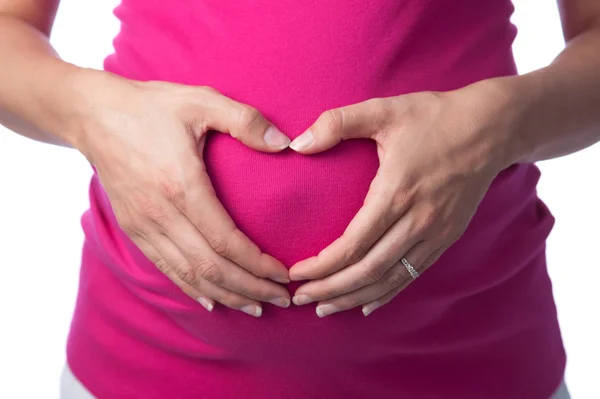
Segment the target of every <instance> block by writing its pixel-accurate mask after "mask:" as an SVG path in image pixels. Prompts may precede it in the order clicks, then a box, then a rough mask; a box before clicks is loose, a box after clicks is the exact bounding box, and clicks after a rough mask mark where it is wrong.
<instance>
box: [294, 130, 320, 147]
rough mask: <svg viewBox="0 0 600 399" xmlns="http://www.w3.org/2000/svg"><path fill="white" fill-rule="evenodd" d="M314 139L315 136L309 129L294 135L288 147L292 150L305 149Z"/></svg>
mask: <svg viewBox="0 0 600 399" xmlns="http://www.w3.org/2000/svg"><path fill="white" fill-rule="evenodd" d="M314 141H315V136H314V135H313V133H312V132H311V131H310V130H307V131H306V132H304V133H302V134H301V135H300V136H298V137H296V138H295V139H294V141H292V143H291V144H290V148H291V149H292V150H294V151H302V150H305V149H307V148H308V147H309V146H310V145H311V144H312V143H313V142H314Z"/></svg>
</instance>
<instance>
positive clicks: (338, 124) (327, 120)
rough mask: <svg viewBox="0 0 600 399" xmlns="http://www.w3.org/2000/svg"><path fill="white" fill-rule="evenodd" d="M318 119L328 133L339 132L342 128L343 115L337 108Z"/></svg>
mask: <svg viewBox="0 0 600 399" xmlns="http://www.w3.org/2000/svg"><path fill="white" fill-rule="evenodd" d="M319 119H321V123H323V124H324V125H325V128H326V129H327V130H328V131H331V132H340V131H342V130H343V128H344V113H343V112H342V110H341V109H339V108H335V109H330V110H328V111H325V112H324V113H323V114H322V115H321V117H320V118H319Z"/></svg>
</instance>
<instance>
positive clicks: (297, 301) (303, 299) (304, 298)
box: [292, 295, 312, 306]
mask: <svg viewBox="0 0 600 399" xmlns="http://www.w3.org/2000/svg"><path fill="white" fill-rule="evenodd" d="M292 302H294V305H296V306H302V305H306V304H307V303H311V302H312V299H310V297H309V296H308V295H295V296H294V297H293V298H292Z"/></svg>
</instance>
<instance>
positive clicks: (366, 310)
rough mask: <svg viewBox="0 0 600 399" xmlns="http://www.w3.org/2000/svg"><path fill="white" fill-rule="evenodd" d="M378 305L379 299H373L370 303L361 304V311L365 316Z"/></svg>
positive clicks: (379, 304)
mask: <svg viewBox="0 0 600 399" xmlns="http://www.w3.org/2000/svg"><path fill="white" fill-rule="evenodd" d="M380 306H381V303H379V301H373V302H371V303H369V304H367V305H365V306H363V308H362V312H363V314H364V315H365V317H367V316H368V315H370V314H371V313H373V311H374V310H375V309H377V308H378V307H380Z"/></svg>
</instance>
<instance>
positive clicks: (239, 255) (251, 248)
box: [176, 168, 289, 283]
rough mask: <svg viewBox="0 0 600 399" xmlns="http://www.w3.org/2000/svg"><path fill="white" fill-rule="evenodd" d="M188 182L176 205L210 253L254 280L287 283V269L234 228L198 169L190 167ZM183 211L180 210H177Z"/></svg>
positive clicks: (208, 179)
mask: <svg viewBox="0 0 600 399" xmlns="http://www.w3.org/2000/svg"><path fill="white" fill-rule="evenodd" d="M191 169H195V170H196V171H197V172H192V173H191V176H190V177H191V179H192V182H191V183H190V184H189V185H188V191H187V192H186V195H188V198H186V201H185V202H184V201H180V203H178V204H176V205H177V207H178V208H180V211H181V212H182V213H183V214H184V215H186V217H187V218H188V219H189V220H190V221H191V222H192V224H194V226H195V227H196V228H197V229H198V230H199V231H200V233H201V234H202V235H203V236H204V238H205V239H206V241H207V242H208V243H209V245H210V246H211V247H212V248H213V250H214V251H215V252H216V253H217V254H219V255H221V256H223V257H224V258H227V259H229V260H230V261H232V262H233V263H236V264H237V265H239V266H240V267H242V268H243V269H245V270H247V271H249V272H250V273H252V274H253V275H255V276H257V277H264V278H269V279H271V280H274V281H277V282H280V283H287V282H289V278H288V270H287V268H286V267H285V266H284V265H283V264H282V263H281V262H280V261H278V260H277V259H275V258H274V257H272V256H270V255H268V254H265V253H263V252H262V251H261V250H260V248H259V247H258V246H257V245H256V244H255V243H253V242H252V241H251V240H250V239H249V238H248V237H247V236H246V235H245V234H244V233H243V232H242V231H241V230H239V229H238V228H237V226H236V225H235V223H234V222H233V220H232V219H231V217H230V216H229V214H228V213H227V210H226V209H225V208H224V207H223V205H222V204H221V201H219V199H218V198H217V196H216V194H215V191H214V188H213V187H212V183H211V182H210V178H209V177H208V175H207V174H206V172H204V171H203V170H202V169H201V168H191ZM181 208H183V209H181Z"/></svg>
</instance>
